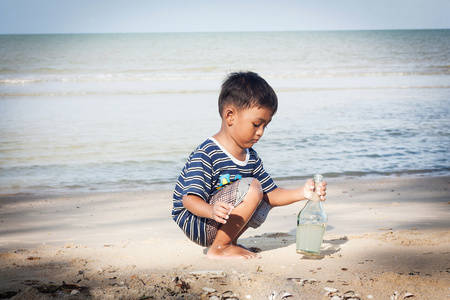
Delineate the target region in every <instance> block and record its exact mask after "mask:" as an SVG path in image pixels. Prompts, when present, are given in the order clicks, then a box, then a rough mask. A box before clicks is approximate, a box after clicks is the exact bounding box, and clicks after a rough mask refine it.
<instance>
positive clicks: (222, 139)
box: [213, 130, 247, 161]
mask: <svg viewBox="0 0 450 300" xmlns="http://www.w3.org/2000/svg"><path fill="white" fill-rule="evenodd" d="M213 138H214V139H215V140H216V141H217V142H218V143H220V145H221V146H222V147H223V148H225V149H226V150H227V151H228V153H230V154H231V155H232V156H233V157H234V158H236V159H238V160H240V161H244V160H245V159H246V157H247V149H243V148H241V147H240V146H239V145H238V144H237V143H236V142H235V141H234V140H233V139H232V138H231V137H230V136H229V135H227V134H225V133H224V132H223V131H222V130H221V131H219V132H218V133H216V134H215V135H213Z"/></svg>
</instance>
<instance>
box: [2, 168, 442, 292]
mask: <svg viewBox="0 0 450 300" xmlns="http://www.w3.org/2000/svg"><path fill="white" fill-rule="evenodd" d="M449 183H450V177H433V178H426V177H421V178H384V179H376V180H368V179H365V180H362V179H354V180H343V179H336V180H328V195H327V197H328V200H327V202H326V203H325V204H324V207H325V210H326V212H327V214H328V217H329V224H328V228H327V231H326V233H325V237H324V243H323V246H322V252H321V254H322V256H321V257H320V258H319V259H315V260H312V259H305V258H303V257H302V256H301V255H299V254H297V253H296V252H295V227H296V215H297V213H298V211H299V210H300V209H301V208H302V207H303V204H304V202H302V203H298V204H294V205H290V206H286V207H280V208H276V209H274V210H272V212H271V214H269V217H268V220H267V221H266V223H265V224H263V226H262V227H260V228H258V229H252V230H249V231H248V232H247V233H246V234H245V235H244V236H243V237H242V240H241V243H242V244H243V245H245V246H248V247H258V248H260V249H261V255H262V258H261V259H256V260H249V261H244V260H231V261H210V260H207V259H206V256H205V252H206V251H205V249H204V248H202V247H200V246H197V245H195V244H194V243H192V242H190V241H188V240H187V238H185V237H184V235H183V234H182V232H181V230H180V229H178V227H177V226H176V225H175V223H174V222H173V221H172V220H171V218H170V213H171V191H144V192H127V193H125V192H124V193H110V194H95V193H91V194H85V195H70V196H69V195H59V196H56V195H50V196H31V195H15V196H8V195H3V196H1V197H0V204H1V206H0V268H1V271H0V298H11V297H12V298H11V299H49V298H55V297H56V298H67V299H233V298H234V299H282V296H283V295H285V296H288V295H289V294H290V295H292V296H291V297H289V298H287V297H285V298H284V299H331V298H332V297H333V296H339V297H340V298H341V299H343V298H344V296H347V298H349V295H350V294H351V293H350V292H349V293H347V294H346V295H344V293H345V292H347V291H353V293H354V294H356V296H353V297H354V298H355V299H394V298H395V299H450V261H449V258H450V218H449V217H450V205H449V204H450V202H449V201H450V192H449V191H448V187H449V185H450V184H449ZM297 184H298V185H300V184H301V183H297ZM279 185H280V186H283V187H292V186H294V185H295V183H294V182H281V183H280V182H279ZM325 288H332V289H336V290H337V292H334V293H329V292H328V291H327V290H326V289H325ZM396 292H397V294H395V293H396ZM284 293H288V294H284ZM411 294H412V295H411ZM405 297H406V298H405ZM334 299H338V298H334Z"/></svg>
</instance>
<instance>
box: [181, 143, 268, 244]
mask: <svg viewBox="0 0 450 300" xmlns="http://www.w3.org/2000/svg"><path fill="white" fill-rule="evenodd" d="M226 174H229V175H230V182H233V181H235V180H236V178H239V176H242V178H245V177H254V178H256V179H257V180H259V182H260V183H261V185H262V188H263V192H264V193H268V192H270V191H272V190H274V189H275V188H276V185H275V183H274V182H273V180H272V178H271V177H270V176H269V174H267V172H266V171H265V170H264V167H263V163H262V161H261V159H260V158H259V156H258V154H257V153H256V151H254V150H253V149H252V148H250V149H248V150H247V157H246V160H245V161H238V160H236V159H235V158H234V157H232V156H231V155H229V154H228V152H227V151H226V150H225V149H223V147H221V146H220V144H219V143H218V142H217V141H215V140H214V139H213V138H209V139H207V140H206V141H205V142H203V143H202V144H201V145H200V146H198V147H197V149H195V150H194V151H193V152H192V153H191V155H190V156H189V158H188V160H187V162H186V164H185V166H184V167H183V169H182V171H181V174H180V176H179V178H178V181H177V184H176V186H175V189H174V193H173V208H172V218H173V220H174V221H175V222H176V223H177V224H178V226H180V228H181V229H182V230H183V231H184V232H185V234H186V235H187V236H188V237H189V239H191V240H192V241H194V242H195V243H197V244H199V245H202V246H204V245H206V220H207V219H206V218H201V217H198V216H195V215H193V214H192V213H191V212H189V211H188V210H187V209H186V208H184V206H183V201H182V199H183V196H186V195H196V196H198V197H200V198H202V199H203V200H204V201H205V202H208V203H209V199H210V198H211V196H212V195H214V194H215V193H216V192H217V191H218V188H220V187H221V181H220V180H219V179H220V177H221V176H222V175H226Z"/></svg>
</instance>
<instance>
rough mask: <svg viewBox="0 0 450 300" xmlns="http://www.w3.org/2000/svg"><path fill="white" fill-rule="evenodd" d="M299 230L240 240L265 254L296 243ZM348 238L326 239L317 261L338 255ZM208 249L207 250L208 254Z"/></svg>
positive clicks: (248, 246)
mask: <svg viewBox="0 0 450 300" xmlns="http://www.w3.org/2000/svg"><path fill="white" fill-rule="evenodd" d="M332 228H333V227H332V226H330V225H328V227H327V229H329V230H331V229H332ZM296 234H297V229H296V228H294V229H292V230H291V231H289V232H275V233H264V234H262V235H255V236H250V237H246V238H241V239H239V242H240V244H241V245H242V246H244V247H246V248H248V249H250V250H251V251H253V252H256V253H259V252H265V251H270V250H275V249H280V248H284V247H288V246H290V245H292V244H295V243H296ZM347 240H348V238H347V237H346V236H342V237H339V238H332V239H324V240H323V243H322V248H321V250H320V256H319V257H316V259H322V258H324V257H326V256H331V255H333V254H336V253H338V252H339V251H340V250H341V245H343V244H345V243H346V242H347ZM206 251H207V249H205V251H204V252H205V253H206Z"/></svg>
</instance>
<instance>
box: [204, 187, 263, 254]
mask: <svg viewBox="0 0 450 300" xmlns="http://www.w3.org/2000/svg"><path fill="white" fill-rule="evenodd" d="M262 197H263V191H262V187H261V184H260V183H259V181H257V180H253V181H252V183H251V185H250V188H249V189H248V191H247V194H246V195H245V197H244V199H243V200H242V202H241V203H240V204H239V205H238V206H237V207H235V208H234V209H233V211H232V212H231V214H230V217H229V219H228V220H227V223H226V224H222V225H220V227H219V229H218V231H217V235H216V237H215V239H214V242H213V243H212V245H211V247H210V248H209V250H208V253H207V257H208V258H210V259H219V258H246V259H248V258H254V257H258V255H256V254H255V253H253V252H251V251H249V250H247V249H244V248H242V247H239V246H236V245H233V241H235V240H236V239H237V237H238V236H239V235H240V234H242V232H243V231H245V226H246V224H247V222H248V221H249V220H250V218H251V216H252V215H253V213H254V211H255V209H256V207H257V206H258V204H259V203H260V201H262Z"/></svg>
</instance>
